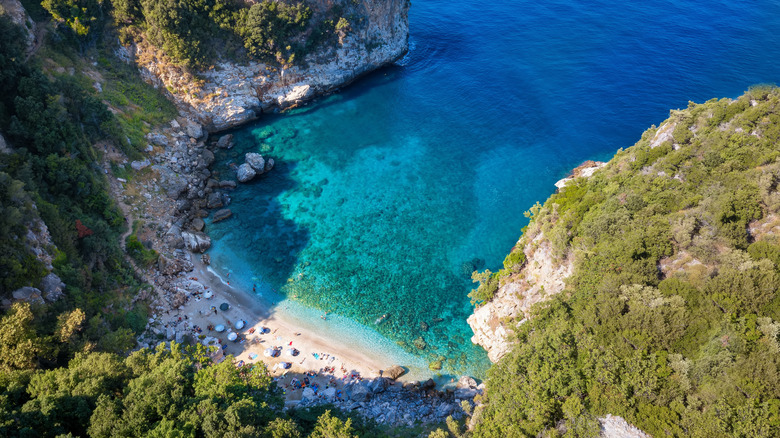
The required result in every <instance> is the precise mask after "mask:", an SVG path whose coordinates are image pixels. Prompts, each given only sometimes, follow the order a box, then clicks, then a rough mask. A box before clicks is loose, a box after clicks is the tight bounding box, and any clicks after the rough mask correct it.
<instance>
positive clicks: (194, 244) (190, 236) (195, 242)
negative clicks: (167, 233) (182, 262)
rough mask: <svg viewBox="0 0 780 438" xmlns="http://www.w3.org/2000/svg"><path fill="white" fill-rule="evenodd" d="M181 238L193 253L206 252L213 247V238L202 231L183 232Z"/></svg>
mask: <svg viewBox="0 0 780 438" xmlns="http://www.w3.org/2000/svg"><path fill="white" fill-rule="evenodd" d="M181 238H182V239H183V240H184V246H186V247H187V249H189V250H190V251H192V252H204V251H206V250H207V249H209V248H210V247H211V238H209V236H207V235H206V234H204V233H202V232H200V231H182V233H181Z"/></svg>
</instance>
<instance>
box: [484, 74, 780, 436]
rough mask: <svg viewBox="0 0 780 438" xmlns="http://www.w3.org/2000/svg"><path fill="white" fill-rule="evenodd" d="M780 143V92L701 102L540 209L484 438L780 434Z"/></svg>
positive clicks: (506, 295)
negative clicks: (634, 431)
mask: <svg viewBox="0 0 780 438" xmlns="http://www.w3.org/2000/svg"><path fill="white" fill-rule="evenodd" d="M779 145H780V92H779V91H778V90H777V89H776V88H768V87H764V88H755V89H751V90H750V91H749V92H747V93H746V94H745V95H744V96H742V97H740V98H739V99H734V100H731V99H722V100H711V101H709V102H707V103H705V104H700V105H696V104H693V103H691V104H690V105H689V107H688V108H687V109H684V110H679V111H672V112H671V117H670V118H669V119H668V120H667V121H665V122H664V123H663V124H662V125H661V126H660V127H659V128H651V129H650V130H648V131H647V132H645V134H644V135H643V136H642V139H641V140H640V141H639V142H638V143H637V144H636V145H634V146H633V147H631V148H628V149H626V150H621V151H618V153H617V154H616V155H615V157H614V158H613V159H612V160H611V161H610V162H609V163H608V164H607V165H606V166H605V167H604V168H603V169H601V170H599V171H597V172H595V173H594V174H593V175H592V176H591V177H589V178H578V179H574V180H573V181H571V182H569V183H568V184H567V185H566V186H565V187H564V188H563V189H562V190H560V191H559V192H558V193H556V194H554V195H553V196H551V197H550V198H549V199H548V200H547V202H545V203H544V205H541V206H540V205H537V206H536V207H534V208H533V209H532V210H531V213H532V215H533V217H532V222H531V225H530V226H529V227H528V230H527V231H526V233H525V235H524V237H523V238H521V240H520V242H519V244H518V247H516V249H515V250H514V251H513V254H514V256H512V255H510V257H508V262H509V263H507V262H505V266H506V265H511V266H508V267H506V268H505V269H504V270H502V271H501V272H500V273H498V275H496V278H497V279H498V284H497V286H499V287H498V289H497V292H496V293H495V297H494V298H493V301H492V302H489V303H487V304H484V305H483V306H482V307H480V308H478V309H477V311H476V312H475V317H474V318H475V319H479V318H480V316H479V315H480V312H482V313H491V312H492V314H493V315H494V317H493V319H492V321H493V322H494V323H495V324H496V326H497V327H498V324H502V327H503V331H505V332H511V333H508V337H504V338H500V337H498V338H497V337H495V336H494V337H493V340H492V341H491V342H493V344H494V345H495V347H493V348H495V350H492V351H491V357H492V358H496V359H497V358H499V357H501V356H502V355H504V354H505V353H506V354H505V356H504V357H503V358H502V359H500V360H499V361H498V363H496V365H494V367H493V369H492V370H491V372H490V379H489V381H488V391H487V395H486V397H485V401H486V404H485V405H484V410H483V411H482V412H481V414H480V418H481V420H480V421H478V423H477V426H476V429H475V432H476V435H477V436H535V435H537V434H539V433H542V432H544V431H545V430H547V431H549V432H550V433H553V434H556V433H565V432H566V431H569V432H570V433H574V434H580V435H579V436H583V435H584V436H588V435H589V434H592V433H595V431H597V430H598V423H597V418H598V417H602V416H604V415H605V414H607V413H610V414H613V415H620V416H622V417H624V418H626V419H627V420H628V421H629V422H630V423H632V424H634V425H636V426H637V427H638V428H640V429H642V430H644V431H646V432H648V433H650V434H651V435H653V436H702V437H704V436H708V437H713V436H777V435H778V434H779V433H780V430H779V429H778V426H779V425H780V414H778V412H780V410H778V407H780V398H779V397H780V389H778V388H780V338H779V337H778V334H779V333H780V323H778V320H780V296H779V295H778V293H777V291H778V288H780V274H779V273H778V266H780V239H778V236H779V235H778V220H777V217H778V210H780V193H778V181H780V160H778V157H780V146H779ZM521 251H522V254H523V255H524V257H523V256H519V254H521ZM510 259H511V260H510ZM526 259H527V260H526ZM512 260H514V263H513V262H512ZM542 284H544V287H542ZM551 287H552V289H553V290H548V288H551ZM545 292H546V293H545ZM475 295H477V296H481V297H489V296H490V295H491V294H490V293H488V294H484V293H483V294H479V293H477V294H475ZM534 302H538V303H541V304H537V305H536V306H530V305H531V304H533V303H534ZM529 307H531V308H530V309H529ZM483 309H489V310H483ZM505 309H513V312H514V314H513V313H512V312H507V311H504V310H505ZM501 311H504V313H503V314H502V313H499V312H501ZM502 318H503V319H502ZM481 319H482V320H483V321H488V320H489V319H486V318H481ZM518 323H519V324H518ZM488 325H489V324H488ZM510 328H514V329H515V330H511V329H510ZM497 331H498V330H494V331H493V333H495V332H497ZM483 334H484V333H483ZM488 334H490V333H488ZM499 334H500V333H499ZM480 336H481V335H480V333H479V332H477V333H476V336H475V340H480V339H481V338H480ZM499 338H500V339H499ZM495 339H499V341H500V342H495ZM506 340H508V342H509V343H511V344H513V345H512V346H509V345H507V344H506V343H504V342H505V341H506ZM487 345H488V348H490V347H491V344H490V343H488V344H487ZM508 350H511V351H508ZM507 351H508V352H507Z"/></svg>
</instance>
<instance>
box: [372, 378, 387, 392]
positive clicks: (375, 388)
mask: <svg viewBox="0 0 780 438" xmlns="http://www.w3.org/2000/svg"><path fill="white" fill-rule="evenodd" d="M388 386H390V379H386V378H384V377H377V378H376V379H374V380H372V381H371V383H369V384H368V388H369V389H370V390H371V392H372V393H374V394H379V393H380V392H384V391H385V390H386V389H387V387H388Z"/></svg>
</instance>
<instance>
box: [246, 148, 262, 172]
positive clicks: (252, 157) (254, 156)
mask: <svg viewBox="0 0 780 438" xmlns="http://www.w3.org/2000/svg"><path fill="white" fill-rule="evenodd" d="M244 161H246V162H247V164H249V165H250V166H252V169H255V171H257V172H259V173H263V172H265V159H264V158H263V156H262V155H260V154H258V153H255V152H249V153H247V154H246V155H245V156H244Z"/></svg>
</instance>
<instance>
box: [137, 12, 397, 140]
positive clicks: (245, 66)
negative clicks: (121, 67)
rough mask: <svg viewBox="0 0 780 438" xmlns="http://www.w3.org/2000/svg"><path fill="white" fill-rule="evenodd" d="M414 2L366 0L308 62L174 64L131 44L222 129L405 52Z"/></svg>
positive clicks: (196, 111)
mask: <svg viewBox="0 0 780 438" xmlns="http://www.w3.org/2000/svg"><path fill="white" fill-rule="evenodd" d="M409 6H410V3H409V1H408V0H383V1H370V0H359V1H357V2H352V5H351V7H352V8H354V10H355V11H356V12H355V14H354V16H355V18H353V21H355V23H360V24H359V25H358V24H354V25H352V26H351V27H350V31H349V32H346V33H345V34H343V35H341V36H340V37H339V40H340V41H339V42H338V43H336V44H335V45H323V46H321V47H319V48H318V49H316V50H314V51H313V52H311V53H309V54H307V55H306V57H305V58H304V60H303V62H296V63H295V64H291V65H283V66H281V67H280V65H279V64H278V63H276V62H272V63H264V62H257V61H250V62H247V63H237V62H232V61H231V62H228V61H222V62H219V63H217V65H216V66H214V68H211V69H208V70H205V71H194V72H191V71H190V70H188V69H186V68H183V67H180V66H177V65H175V64H174V63H172V62H170V60H169V59H168V58H167V56H166V55H165V54H164V53H163V52H162V51H160V50H159V48H157V47H155V46H153V45H151V44H148V43H146V42H143V41H142V42H141V43H139V44H134V45H132V46H129V47H127V48H126V50H127V54H126V55H125V56H126V57H128V58H129V59H135V61H136V63H137V64H138V65H139V67H140V68H141V72H142V74H143V75H144V76H145V77H146V78H147V79H148V80H149V81H152V82H153V83H156V84H158V85H160V86H162V87H164V88H166V89H167V90H168V91H169V92H170V94H171V96H172V98H173V100H174V102H175V103H176V104H177V106H178V107H179V108H180V109H181V110H182V111H185V112H187V113H189V114H191V115H192V117H193V118H195V119H197V120H199V121H200V122H201V123H202V124H204V125H205V126H206V127H207V128H209V129H210V130H222V129H226V128H229V127H232V126H236V125H239V124H241V123H245V122H246V121H249V120H252V119H254V118H256V117H257V116H258V115H259V114H260V113H262V112H263V111H271V110H275V109H284V108H287V107H290V106H294V105H298V104H300V103H302V102H304V101H307V100H310V99H312V98H314V97H317V96H320V95H322V94H325V93H328V92H330V91H333V90H335V89H337V88H339V87H342V86H344V85H347V84H348V83H350V82H351V81H352V80H354V79H355V78H357V77H358V76H360V75H362V74H365V73H367V72H370V71H372V70H375V69H377V68H379V67H382V66H384V65H387V64H389V63H392V62H394V61H397V60H398V59H400V58H401V57H402V56H404V54H406V51H407V48H408V37H409V20H408V13H409Z"/></svg>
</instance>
